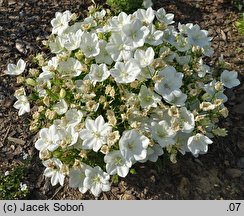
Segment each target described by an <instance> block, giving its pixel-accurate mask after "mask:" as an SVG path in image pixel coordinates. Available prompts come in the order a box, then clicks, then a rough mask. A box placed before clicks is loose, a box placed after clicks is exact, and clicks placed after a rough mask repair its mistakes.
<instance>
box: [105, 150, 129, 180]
mask: <svg viewBox="0 0 244 216" xmlns="http://www.w3.org/2000/svg"><path fill="white" fill-rule="evenodd" d="M104 162H105V163H106V170H107V172H108V174H109V175H115V174H118V175H119V176H120V177H125V176H127V174H128V172H129V169H130V167H131V166H132V163H131V161H126V160H125V158H124V157H123V156H122V154H121V152H120V151H119V150H115V151H111V152H109V153H108V154H106V155H105V157H104Z"/></svg>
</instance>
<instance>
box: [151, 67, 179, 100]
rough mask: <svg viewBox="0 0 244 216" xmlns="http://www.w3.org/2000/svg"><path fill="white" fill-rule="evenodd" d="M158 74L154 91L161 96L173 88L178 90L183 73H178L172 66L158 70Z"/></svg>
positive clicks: (167, 93)
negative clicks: (158, 78) (158, 79)
mask: <svg viewBox="0 0 244 216" xmlns="http://www.w3.org/2000/svg"><path fill="white" fill-rule="evenodd" d="M158 75H159V77H160V78H161V80H160V81H159V82H156V83H155V91H156V92H157V93H159V94H160V95H162V96H163V97H164V96H165V95H169V94H170V93H171V92H172V91H174V90H179V88H180V87H181V85H182V78H183V74H182V73H178V72H177V71H176V70H175V68H174V67H172V66H167V67H166V68H164V69H163V70H161V71H159V73H158Z"/></svg>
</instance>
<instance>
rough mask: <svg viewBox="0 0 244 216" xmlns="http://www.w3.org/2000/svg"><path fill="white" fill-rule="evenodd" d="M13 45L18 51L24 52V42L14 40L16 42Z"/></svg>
mask: <svg viewBox="0 0 244 216" xmlns="http://www.w3.org/2000/svg"><path fill="white" fill-rule="evenodd" d="M15 47H16V49H17V50H18V51H19V52H20V53H23V54H25V53H26V49H25V45H24V43H22V42H16V43H15Z"/></svg>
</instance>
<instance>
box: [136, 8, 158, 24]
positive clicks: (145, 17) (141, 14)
mask: <svg viewBox="0 0 244 216" xmlns="http://www.w3.org/2000/svg"><path fill="white" fill-rule="evenodd" d="M133 15H134V16H135V17H136V18H137V19H139V20H141V21H142V22H143V23H144V24H147V25H148V24H150V23H152V22H153V20H154V17H155V14H154V10H153V9H152V8H151V7H148V9H147V10H144V9H138V10H137V11H136V12H135V13H134V14H133Z"/></svg>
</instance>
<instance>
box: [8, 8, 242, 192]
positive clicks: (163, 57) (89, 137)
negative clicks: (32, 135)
mask: <svg viewBox="0 0 244 216" xmlns="http://www.w3.org/2000/svg"><path fill="white" fill-rule="evenodd" d="M173 18H174V15H173V14H167V13H166V12H165V10H164V9H163V8H161V9H159V10H157V11H155V10H153V9H152V8H151V7H149V8H148V9H147V10H144V9H138V10H137V11H136V12H134V13H133V14H129V15H128V14H126V13H124V12H121V13H120V14H119V15H118V16H113V17H112V16H111V15H110V13H109V11H105V10H101V11H96V10H94V8H92V9H91V10H90V13H89V16H88V17H87V18H85V19H84V20H82V21H77V20H76V16H75V14H71V12H69V11H65V12H63V13H60V12H58V13H56V16H55V18H54V19H53V20H52V21H51V24H52V27H53V28H52V34H51V36H50V37H49V40H48V41H46V45H47V47H48V48H49V49H50V51H51V57H50V58H48V59H44V57H43V56H42V55H38V56H37V57H36V60H37V62H38V64H39V67H37V68H31V69H29V71H28V74H27V75H25V77H23V76H18V77H17V82H19V83H23V84H24V85H26V88H24V87H21V88H20V89H18V90H17V91H16V92H15V96H16V98H17V102H15V104H14V107H15V108H16V109H18V110H19V115H23V114H24V113H26V112H31V113H32V117H33V118H32V121H31V124H30V129H31V130H33V131H39V138H38V140H37V141H36V142H35V147H36V149H38V150H39V156H40V159H41V160H42V161H43V165H44V166H45V167H46V169H45V171H44V175H45V176H47V177H50V178H51V183H52V185H56V184H58V183H59V184H61V185H63V184H64V180H65V178H68V179H69V185H70V187H73V188H78V189H79V190H80V192H81V193H85V192H86V191H87V190H90V191H91V192H92V193H93V194H94V195H95V196H99V194H100V193H101V192H102V191H109V190H110V184H111V183H110V179H114V177H116V176H120V177H126V175H127V174H128V173H129V171H130V169H131V168H132V166H133V164H135V163H137V162H141V163H143V162H146V161H148V160H149V161H153V162H156V161H157V159H158V157H159V156H161V155H163V154H169V156H170V159H171V161H172V162H173V163H175V162H176V156H177V154H178V153H181V154H185V153H186V152H190V153H192V154H193V155H194V156H195V157H197V156H198V155H200V154H205V153H207V151H208V145H209V144H212V143H213V141H212V140H211V138H213V137H214V136H225V135H226V133H227V132H226V130H225V129H224V128H220V127H218V125H217V123H218V119H219V118H221V117H227V115H228V110H227V108H226V107H225V106H224V103H225V102H226V101H227V97H226V95H225V94H224V87H227V88H232V87H234V86H237V85H239V83H240V82H239V80H238V79H237V72H235V71H227V70H224V71H223V72H222V73H221V75H220V76H215V75H214V73H213V69H212V68H210V66H208V65H207V64H205V63H204V57H205V56H211V55H212V54H213V49H212V48H211V42H210V41H211V38H210V37H208V33H207V31H206V30H201V29H200V27H199V26H198V25H197V24H196V25H194V24H191V23H188V24H180V23H179V24H178V27H177V28H176V27H174V25H172V24H173V23H174V20H173ZM24 70H25V63H24V61H23V60H19V61H18V63H17V65H14V64H10V65H9V66H8V69H7V71H6V73H7V74H10V75H20V74H22V72H23V71H24ZM27 92H28V93H27ZM30 104H31V105H30ZM111 176H113V177H112V178H111Z"/></svg>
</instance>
